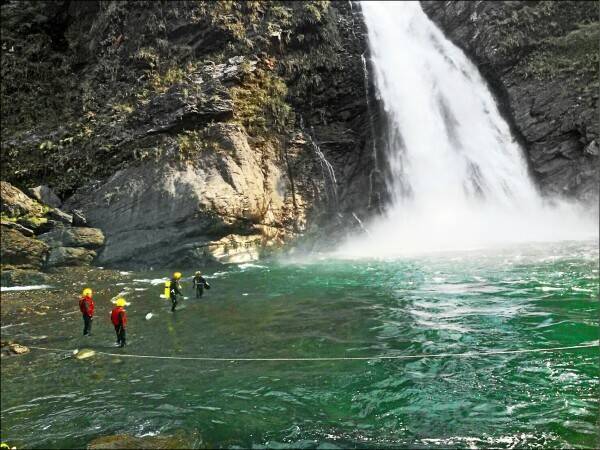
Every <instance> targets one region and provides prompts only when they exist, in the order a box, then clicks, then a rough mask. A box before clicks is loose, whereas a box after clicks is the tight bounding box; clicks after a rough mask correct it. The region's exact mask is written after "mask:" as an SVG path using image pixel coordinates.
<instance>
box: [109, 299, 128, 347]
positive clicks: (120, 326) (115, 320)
mask: <svg viewBox="0 0 600 450" xmlns="http://www.w3.org/2000/svg"><path fill="white" fill-rule="evenodd" d="M126 304H127V302H126V301H125V299H124V298H118V299H117V301H116V306H115V307H114V308H113V310H112V311H111V313H110V321H111V322H112V324H113V325H114V327H115V333H117V344H116V345H117V346H119V347H125V343H126V342H125V340H126V335H125V327H126V326H127V311H125V305H126Z"/></svg>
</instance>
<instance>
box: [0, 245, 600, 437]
mask: <svg viewBox="0 0 600 450" xmlns="http://www.w3.org/2000/svg"><path fill="white" fill-rule="evenodd" d="M597 245H598V244H597V243H596V242H590V243H586V244H581V243H580V244H575V243H573V244H554V245H551V246H550V245H546V246H521V247H519V248H518V249H505V250H502V251H495V252H484V251H478V252H464V253H460V254H440V255H427V256H421V257H419V258H417V257H415V258H411V259H407V260H396V261H384V260H369V261H362V262H358V261H340V260H323V261H312V262H309V261H303V262H301V263H271V264H266V263H262V264H260V265H243V266H241V267H230V268H228V269H227V270H220V271H219V272H217V273H215V274H213V276H212V277H211V276H210V274H209V275H207V278H208V279H209V281H210V282H211V285H212V287H213V288H212V289H211V290H210V291H207V292H206V293H205V297H204V298H203V299H202V300H196V299H194V298H193V295H192V289H191V286H190V284H189V282H188V284H187V286H185V289H186V290H187V292H186V295H188V296H189V299H188V300H186V301H184V302H183V308H182V309H181V310H180V311H177V312H176V313H175V314H171V313H170V311H169V306H168V304H167V301H165V300H164V299H161V298H160V294H161V293H162V285H161V282H162V281H161V280H162V279H163V277H164V275H166V274H163V273H159V272H151V273H128V274H127V277H129V281H126V282H125V284H124V285H122V286H113V287H112V288H111V289H112V291H114V292H112V291H111V293H110V295H104V296H100V297H98V298H97V309H98V316H97V318H96V321H95V324H94V336H93V337H92V338H91V339H87V340H84V339H83V338H81V337H80V336H79V333H80V331H81V330H80V328H81V324H80V317H79V315H78V314H77V307H76V305H73V307H72V308H70V309H68V308H67V309H64V310H55V311H54V310H53V311H50V312H49V313H48V315H47V316H44V317H37V316H36V317H31V318H28V319H27V320H26V321H20V322H18V323H3V324H2V327H3V328H2V337H3V339H7V338H12V339H15V340H19V341H22V342H24V343H25V344H30V345H34V344H43V345H44V346H48V347H60V348H67V349H72V348H82V347H87V348H93V349H96V350H101V351H108V352H116V353H118V352H119V351H121V350H119V349H114V348H112V347H111V345H112V343H113V340H114V336H113V330H112V328H111V326H110V323H109V321H108V311H109V309H110V307H111V306H112V305H111V304H110V298H112V297H113V296H114V295H116V294H117V293H118V292H119V291H123V292H125V295H126V297H127V300H128V301H129V302H131V306H129V307H128V311H129V316H130V329H129V338H130V339H129V340H130V345H129V346H128V347H127V348H126V349H125V350H126V352H130V353H138V354H151V355H165V356H166V355H171V356H212V357H232V358H233V357H317V356H319V357H326V356H331V357H339V356H369V355H380V354H386V355H395V354H421V353H440V352H456V353H460V352H468V351H488V350H498V349H528V348H539V347H542V348H547V347H554V346H568V345H577V344H582V343H590V342H594V341H595V340H597V339H598V332H599V329H598V322H597V317H598V314H599V312H600V308H599V306H598V301H597V296H598V271H597V267H598V259H597ZM193 270H195V268H189V270H187V273H192V272H193ZM184 273H185V271H184ZM57 287H58V288H60V289H63V290H64V292H65V295H66V296H67V295H71V294H72V291H73V287H72V286H71V285H70V283H67V284H66V285H65V286H57ZM544 288H552V289H544ZM148 313H152V317H151V318H150V319H149V320H145V316H146V315H147V314H148ZM23 322H26V323H23ZM598 370H599V367H598V350H597V349H583V350H576V351H572V352H562V353H532V354H511V355H495V356H488V357H485V358H468V359H467V358H442V359H416V360H400V361H343V362H340V361H336V362H332V361H322V362H294V363H292V362H236V363H229V362H201V361H177V360H151V359H148V360H146V359H144V360H140V359H128V358H119V357H109V356H103V355H97V356H96V357H94V358H90V359H86V360H81V361H79V360H75V359H73V358H69V357H67V356H65V355H64V354H53V353H43V352H37V351H34V352H32V353H31V354H28V355H25V356H22V357H18V358H17V357H14V358H4V359H3V360H2V399H1V404H2V411H1V419H2V423H1V427H2V429H1V435H2V438H3V439H6V440H8V441H9V442H11V443H15V444H16V445H17V446H19V447H45V448H49V447H50V448H51V447H54V448H73V447H83V446H85V445H86V444H87V443H88V442H89V441H91V440H92V439H94V438H95V437H98V436H103V435H110V434H131V435H136V436H145V435H181V436H185V437H186V438H188V441H187V442H192V445H195V446H198V447H206V446H222V447H235V446H242V447H251V446H255V447H263V446H266V447H281V446H286V445H287V446H291V447H307V448H316V447H319V446H320V447H321V448H332V447H335V446H337V447H341V448H345V447H349V446H360V447H369V446H371V447H382V446H383V447H386V446H388V447H398V446H410V447H425V448H436V447H440V448H445V447H449V446H451V447H464V448H468V447H473V446H476V447H502V448H511V447H515V446H516V447H535V446H545V447H548V446H550V447H563V446H570V447H577V446H579V447H594V446H595V445H596V444H597V442H596V440H595V439H596V437H597V432H596V427H595V420H596V417H597V414H598V400H597V399H598V397H599V395H598V394H599V390H598V387H599V383H598Z"/></svg>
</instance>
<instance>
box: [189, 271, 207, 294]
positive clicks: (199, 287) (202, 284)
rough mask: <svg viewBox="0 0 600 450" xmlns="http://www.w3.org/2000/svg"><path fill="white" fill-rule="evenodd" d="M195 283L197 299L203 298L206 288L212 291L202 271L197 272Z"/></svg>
mask: <svg viewBox="0 0 600 450" xmlns="http://www.w3.org/2000/svg"><path fill="white" fill-rule="evenodd" d="M193 282H194V287H195V288H196V298H200V297H202V294H204V288H206V289H210V284H208V283H207V282H206V280H205V279H204V277H203V276H202V272H200V271H198V272H196V275H194V280H193Z"/></svg>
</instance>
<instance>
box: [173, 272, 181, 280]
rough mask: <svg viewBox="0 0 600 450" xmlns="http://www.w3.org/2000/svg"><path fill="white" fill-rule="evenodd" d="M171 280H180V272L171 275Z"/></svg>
mask: <svg viewBox="0 0 600 450" xmlns="http://www.w3.org/2000/svg"><path fill="white" fill-rule="evenodd" d="M173 278H175V279H176V280H179V279H180V278H181V272H175V273H174V274H173Z"/></svg>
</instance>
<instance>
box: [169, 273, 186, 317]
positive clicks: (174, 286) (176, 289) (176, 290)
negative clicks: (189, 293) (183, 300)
mask: <svg viewBox="0 0 600 450" xmlns="http://www.w3.org/2000/svg"><path fill="white" fill-rule="evenodd" d="M180 279H181V272H175V273H174V274H173V278H171V288H170V291H169V298H170V299H171V311H175V308H176V307H177V304H178V303H179V297H183V293H182V292H181V284H179V280H180Z"/></svg>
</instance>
